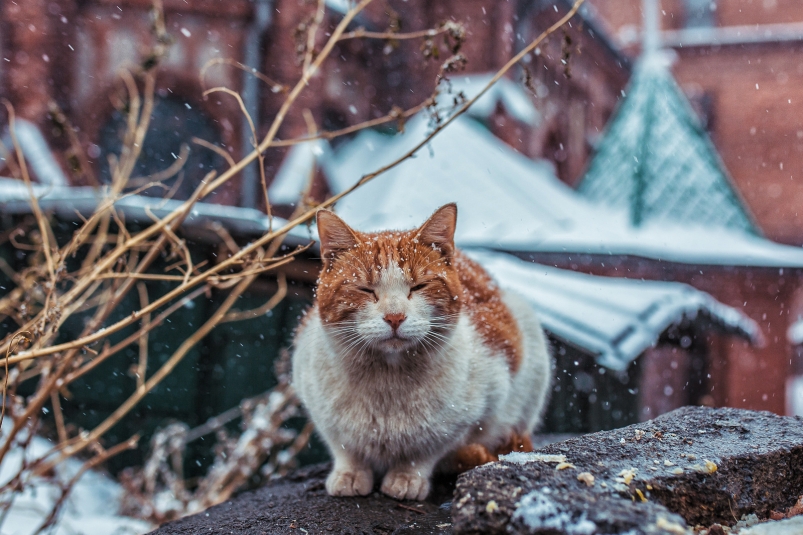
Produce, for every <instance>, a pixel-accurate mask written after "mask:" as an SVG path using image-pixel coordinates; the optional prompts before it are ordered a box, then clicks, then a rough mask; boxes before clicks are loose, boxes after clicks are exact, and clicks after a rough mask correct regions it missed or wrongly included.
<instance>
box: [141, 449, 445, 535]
mask: <svg viewBox="0 0 803 535" xmlns="http://www.w3.org/2000/svg"><path fill="white" fill-rule="evenodd" d="M330 469H331V465H329V464H328V463H327V464H322V465H315V466H311V467H308V468H305V469H302V470H298V471H297V472H295V473H293V474H291V475H290V476H288V477H287V478H284V479H282V480H279V481H276V482H274V483H272V484H270V485H268V486H265V487H262V488H259V489H257V490H254V491H250V492H243V493H241V494H239V495H237V496H235V497H234V498H232V499H231V500H229V501H228V502H225V503H223V504H220V505H217V506H215V507H210V508H209V509H207V510H206V511H204V512H202V513H199V514H196V515H192V516H188V517H186V518H182V519H180V520H176V521H174V522H168V523H166V524H164V525H162V526H160V527H159V528H158V529H157V530H155V531H153V532H152V535H179V534H182V535H190V534H192V535H196V534H198V533H226V534H235V535H246V534H248V535H252V534H253V535H257V534H259V535H263V534H273V533H296V534H298V535H303V534H304V533H310V534H312V533H315V534H320V533H338V534H340V533H350V534H363V533H370V534H374V533H376V534H383V535H388V534H391V533H393V534H404V535H413V534H421V535H423V534H445V533H451V513H450V511H449V507H448V504H447V507H445V508H442V507H440V504H441V503H443V502H444V501H445V500H448V499H450V497H451V491H452V489H453V488H454V480H453V479H452V480H451V481H450V480H448V479H447V480H443V481H436V482H435V485H434V487H435V490H434V492H433V496H432V498H431V499H429V500H428V501H426V502H423V503H418V502H404V503H401V504H400V503H399V502H397V501H395V500H392V499H390V498H387V497H385V496H384V495H382V494H380V493H378V492H374V493H373V494H371V495H370V496H366V497H359V498H333V497H331V496H329V495H327V494H326V490H325V489H324V481H325V480H326V476H327V474H328V473H329V470H330Z"/></svg>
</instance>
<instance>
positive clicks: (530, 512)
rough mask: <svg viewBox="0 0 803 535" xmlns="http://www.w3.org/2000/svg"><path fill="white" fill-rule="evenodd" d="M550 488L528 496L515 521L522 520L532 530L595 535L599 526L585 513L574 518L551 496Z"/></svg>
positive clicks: (525, 497)
mask: <svg viewBox="0 0 803 535" xmlns="http://www.w3.org/2000/svg"><path fill="white" fill-rule="evenodd" d="M550 494H551V492H550V490H549V489H548V488H546V487H545V488H543V489H540V490H534V491H532V492H530V493H528V494H526V495H525V496H524V497H523V498H522V499H521V501H520V502H519V503H518V504H517V509H516V512H515V513H513V520H514V521H515V520H520V521H522V522H524V524H525V525H526V526H527V527H529V528H531V529H532V530H535V531H536V532H537V531H540V530H554V531H557V532H559V533H566V534H567V535H593V534H594V533H596V531H597V525H596V524H595V523H594V522H592V521H590V520H589V519H588V518H587V517H586V513H585V512H583V513H581V514H580V516H578V517H576V518H574V517H572V514H571V513H569V512H568V511H566V510H564V509H563V508H562V507H561V506H560V504H558V503H556V502H555V501H554V500H553V499H552V497H551V496H550Z"/></svg>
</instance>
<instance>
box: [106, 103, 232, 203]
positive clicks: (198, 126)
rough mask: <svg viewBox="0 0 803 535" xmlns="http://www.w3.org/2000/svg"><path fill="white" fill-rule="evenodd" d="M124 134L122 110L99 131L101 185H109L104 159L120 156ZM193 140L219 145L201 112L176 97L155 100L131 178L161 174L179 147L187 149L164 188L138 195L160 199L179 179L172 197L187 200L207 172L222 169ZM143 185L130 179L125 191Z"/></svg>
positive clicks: (219, 161)
mask: <svg viewBox="0 0 803 535" xmlns="http://www.w3.org/2000/svg"><path fill="white" fill-rule="evenodd" d="M125 131H126V118H125V113H124V112H122V111H115V112H114V113H113V114H112V116H111V118H109V120H108V121H107V122H106V124H105V125H104V126H103V128H102V129H101V131H100V142H99V143H98V144H99V146H100V148H101V154H100V158H99V160H100V166H101V173H100V177H101V181H102V182H103V183H105V184H108V183H110V182H111V171H110V168H109V164H108V161H109V160H108V156H109V155H110V154H114V155H115V156H118V155H119V154H120V151H121V150H122V145H123V138H124V136H125ZM193 137H198V138H201V139H204V140H206V141H209V142H210V143H214V144H216V145H220V144H221V140H220V133H219V132H218V130H217V128H215V126H214V125H213V124H212V120H211V119H210V118H209V117H208V116H207V115H206V114H205V113H203V112H202V111H201V110H199V109H196V107H194V106H193V105H191V104H190V103H188V102H186V101H184V100H183V99H181V98H179V97H176V96H172V95H168V96H166V97H157V99H156V103H155V105H154V109H153V114H152V116H151V122H150V125H149V128H148V133H147V135H146V136H145V143H144V145H143V147H142V153H141V154H140V156H139V159H138V160H137V164H136V166H135V167H134V171H133V173H132V175H131V178H132V179H137V178H142V177H148V176H152V175H155V174H157V173H160V172H162V171H165V170H166V169H168V168H169V167H170V166H171V165H173V164H174V163H175V162H176V159H177V158H178V157H179V155H180V154H181V152H182V145H186V146H187V148H189V153H188V156H187V161H186V163H185V164H184V166H183V167H182V168H181V170H180V171H179V172H178V173H177V174H175V175H173V176H172V177H170V178H167V179H165V180H163V181H162V184H163V185H164V187H151V188H149V189H147V190H145V191H143V192H142V193H143V194H144V195H151V196H154V197H162V196H164V195H166V194H167V192H168V191H170V190H171V189H172V188H173V187H174V186H175V185H176V181H178V180H181V184H179V186H178V189H177V190H176V192H175V194H174V195H173V198H175V199H187V198H189V196H190V195H191V194H192V192H193V191H194V190H195V188H196V187H198V185H199V184H200V182H201V180H202V179H203V177H204V176H206V174H207V173H208V172H209V171H211V170H213V169H218V170H220V169H222V168H223V167H222V166H223V165H224V164H225V162H224V161H223V158H221V157H220V156H219V155H217V154H215V153H214V152H212V151H210V150H209V149H206V148H203V147H201V146H199V145H196V144H194V143H192V138H193ZM185 150H186V149H185ZM147 182H149V180H140V181H137V180H132V182H131V183H130V185H129V186H130V187H129V190H131V189H136V188H138V187H141V186H142V185H144V184H145V183H147Z"/></svg>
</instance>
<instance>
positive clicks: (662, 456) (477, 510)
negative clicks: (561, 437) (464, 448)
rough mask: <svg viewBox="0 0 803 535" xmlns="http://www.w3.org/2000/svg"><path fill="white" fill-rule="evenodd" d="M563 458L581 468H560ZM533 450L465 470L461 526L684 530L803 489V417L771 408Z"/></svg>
mask: <svg viewBox="0 0 803 535" xmlns="http://www.w3.org/2000/svg"><path fill="white" fill-rule="evenodd" d="M561 456H562V457H561ZM563 457H565V459H563V460H561V461H559V462H561V463H563V465H565V464H566V463H568V464H570V465H572V467H570V468H566V469H563V470H557V469H556V466H558V460H559V459H562V458H563ZM529 458H530V459H531V460H530V461H529V462H528V460H527V459H528V457H527V454H516V455H515V456H513V457H511V458H509V459H508V460H502V461H500V462H497V463H489V464H486V465H484V466H481V467H479V468H477V469H475V470H472V471H470V472H467V473H465V474H463V475H462V476H460V478H459V479H458V482H457V488H456V490H455V497H454V502H453V503H454V505H453V507H452V520H453V525H454V530H455V532H456V533H544V534H550V535H558V534H567V535H593V534H598V533H606V534H616V533H622V534H624V533H628V535H637V534H653V533H656V534H657V533H661V534H682V533H690V530H689V528H688V526H689V525H691V526H694V525H705V526H710V525H712V524H714V523H721V524H723V525H732V524H733V523H734V518H742V517H743V516H746V515H752V514H754V515H756V516H757V517H758V518H761V519H766V518H768V517H769V515H770V512H771V511H772V510H777V511H780V510H786V509H789V508H790V507H791V506H792V505H793V504H794V503H795V501H796V498H797V497H798V496H800V495H801V494H803V422H801V419H800V418H788V417H780V416H776V415H774V414H771V413H767V412H753V411H745V410H738V409H710V408H704V407H685V408H682V409H678V410H676V411H673V412H671V413H669V414H666V415H664V416H661V417H659V418H656V419H655V420H652V421H649V422H645V423H643V424H637V425H632V426H629V427H625V428H622V429H618V430H614V431H605V432H601V433H595V434H591V435H586V436H583V437H578V438H574V439H570V440H567V441H565V442H561V443H558V444H552V445H549V446H546V447H544V448H541V449H540V450H538V452H537V454H532V455H530V457H529ZM548 460H551V462H549V461H548ZM581 473H588V474H590V475H591V476H593V481H594V484H593V486H589V485H588V484H587V481H589V480H590V478H589V477H588V476H585V475H584V476H583V477H582V478H581V480H578V475H579V474H581ZM492 501H493V503H494V505H493V507H488V504H489V503H490V502H492ZM757 527H758V526H755V527H753V528H749V529H756V528H757Z"/></svg>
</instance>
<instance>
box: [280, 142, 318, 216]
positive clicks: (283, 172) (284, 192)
mask: <svg viewBox="0 0 803 535" xmlns="http://www.w3.org/2000/svg"><path fill="white" fill-rule="evenodd" d="M330 152H331V150H330V148H329V143H327V142H326V141H324V140H322V139H315V140H312V141H307V142H305V143H300V144H298V145H293V146H292V147H291V148H290V150H289V151H287V156H285V158H284V161H283V162H282V165H281V167H280V168H279V172H278V173H276V176H275V177H274V178H273V181H272V182H271V183H270V187H269V188H268V197H269V198H270V202H271V203H273V204H294V203H296V202H298V200H299V198H300V197H301V194H302V193H303V192H304V188H305V187H306V186H307V183H308V181H309V180H310V178H311V177H310V175H311V174H312V173H314V172H315V169H316V167H319V166H320V165H321V162H322V161H325V160H327V159H328V158H330V157H331V155H330Z"/></svg>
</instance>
